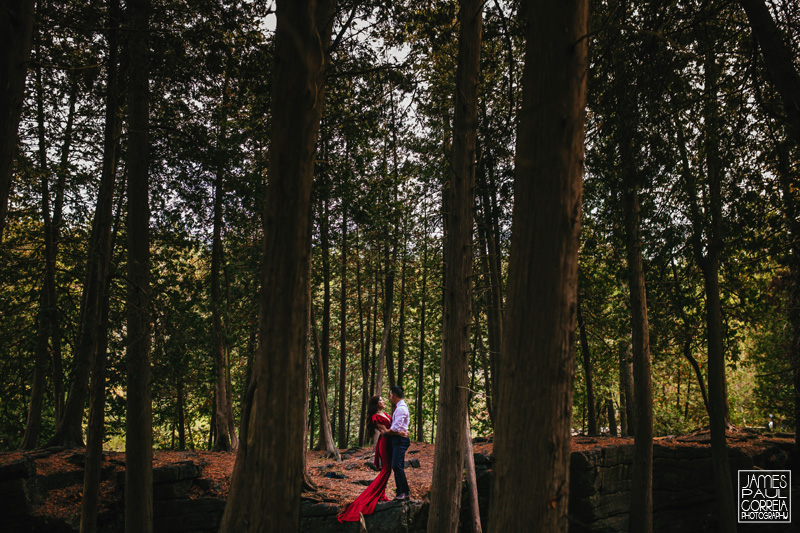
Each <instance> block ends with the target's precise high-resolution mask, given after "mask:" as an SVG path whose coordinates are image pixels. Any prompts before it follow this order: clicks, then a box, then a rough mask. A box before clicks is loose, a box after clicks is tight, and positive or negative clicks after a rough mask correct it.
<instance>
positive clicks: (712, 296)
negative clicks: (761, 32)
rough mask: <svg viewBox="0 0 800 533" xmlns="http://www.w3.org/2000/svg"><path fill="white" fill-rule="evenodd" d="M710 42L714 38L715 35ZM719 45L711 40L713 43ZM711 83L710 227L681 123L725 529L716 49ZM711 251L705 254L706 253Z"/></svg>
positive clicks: (729, 495) (729, 486)
mask: <svg viewBox="0 0 800 533" xmlns="http://www.w3.org/2000/svg"><path fill="white" fill-rule="evenodd" d="M709 41H710V39H709ZM712 44H713V43H711V42H708V43H706V45H707V46H711V45H712ZM704 66H705V80H704V81H705V86H706V91H707V95H706V96H707V98H706V105H705V108H704V110H703V114H704V117H703V118H704V122H705V124H704V130H703V134H704V144H705V146H704V149H705V156H706V172H707V179H708V197H709V213H707V215H708V216H707V218H708V219H709V221H710V225H709V227H708V228H705V233H706V235H707V237H706V239H705V242H703V241H704V239H703V236H702V234H703V232H704V228H703V222H702V217H701V214H700V207H699V202H698V198H697V194H698V193H697V184H696V183H695V178H694V175H693V173H692V171H691V169H690V168H689V166H688V160H687V157H686V153H685V145H684V144H683V131H682V130H683V126H682V125H680V124H679V125H678V135H679V140H678V144H679V147H680V149H681V152H682V153H681V156H682V159H683V175H684V181H685V185H686V188H687V193H688V197H689V208H690V216H691V220H692V235H691V239H692V246H693V249H694V255H695V259H696V261H697V263H698V265H699V266H700V270H701V271H702V273H703V280H704V287H705V293H706V328H707V342H708V396H709V398H708V400H709V419H710V425H711V461H712V464H713V467H714V482H715V489H716V495H717V505H718V515H719V517H720V522H719V531H724V532H731V531H736V528H737V526H736V523H737V521H736V503H735V498H734V491H733V482H732V480H731V474H730V461H729V459H728V446H727V439H726V434H725V431H726V429H727V426H728V397H727V385H726V378H725V352H724V343H723V336H722V302H721V299H720V287H719V268H720V253H721V251H722V244H723V243H722V160H721V156H720V153H719V143H720V133H719V131H720V130H719V128H720V116H719V101H718V99H717V79H718V76H719V72H720V67H719V65H717V63H716V59H715V57H714V52H713V50H711V49H709V50H708V51H707V52H706V57H705V63H704ZM704 250H705V252H704Z"/></svg>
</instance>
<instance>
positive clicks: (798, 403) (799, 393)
mask: <svg viewBox="0 0 800 533" xmlns="http://www.w3.org/2000/svg"><path fill="white" fill-rule="evenodd" d="M740 3H741V4H742V7H743V8H744V10H745V12H746V13H747V18H748V20H749V21H750V26H751V27H752V29H753V34H754V35H755V36H756V38H757V39H758V42H759V45H760V46H761V53H762V54H763V56H764V60H765V61H766V63H767V68H768V69H769V71H770V73H771V74H772V82H773V83H774V84H775V87H776V88H777V89H778V93H779V94H780V96H781V99H782V100H783V107H784V109H785V110H786V115H787V120H786V122H787V123H788V125H789V129H790V132H791V136H792V140H793V144H794V146H795V148H800V73H798V71H797V68H796V66H795V62H794V61H793V59H792V52H791V50H789V49H788V48H787V47H786V44H785V42H786V41H785V40H784V38H783V36H782V35H781V32H780V30H779V29H778V27H777V26H776V24H775V21H774V20H772V16H771V15H770V12H769V9H768V8H767V5H766V2H764V1H762V0H740ZM778 151H779V154H778V165H779V167H780V169H781V170H780V172H779V174H780V180H781V188H782V189H783V193H784V194H783V197H784V199H785V200H784V206H783V207H784V209H783V211H784V216H785V217H786V219H787V221H788V225H789V235H790V237H792V238H791V239H790V242H791V243H792V244H791V248H790V257H789V274H790V276H791V280H792V281H791V286H792V288H791V294H790V295H789V303H788V306H787V307H788V309H789V312H788V315H789V323H790V324H791V325H792V341H791V345H790V361H791V364H792V368H794V371H793V384H794V415H795V416H794V419H795V421H797V420H800V224H798V222H797V216H796V210H797V209H796V203H797V194H796V192H795V191H796V190H797V187H796V184H792V183H791V181H792V180H791V177H790V176H791V175H790V172H789V165H788V161H787V156H786V154H787V153H788V150H787V149H786V147H779V149H778ZM795 439H796V440H795V444H796V448H797V449H798V450H800V431H798V432H796V436H795ZM798 453H800V452H798Z"/></svg>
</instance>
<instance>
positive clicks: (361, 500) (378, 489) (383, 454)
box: [336, 413, 392, 522]
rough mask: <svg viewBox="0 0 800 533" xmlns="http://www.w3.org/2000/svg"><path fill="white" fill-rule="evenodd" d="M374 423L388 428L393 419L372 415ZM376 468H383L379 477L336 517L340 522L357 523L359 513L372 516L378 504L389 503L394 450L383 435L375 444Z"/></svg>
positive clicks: (379, 414) (382, 414)
mask: <svg viewBox="0 0 800 533" xmlns="http://www.w3.org/2000/svg"><path fill="white" fill-rule="evenodd" d="M372 422H373V423H374V424H381V425H382V426H385V427H387V428H388V427H389V426H390V425H391V424H392V419H391V418H389V415H387V414H386V413H378V414H376V415H372ZM375 466H380V468H381V471H380V472H379V473H378V477H376V478H375V479H374V480H373V481H372V483H370V484H369V486H368V487H367V488H366V489H364V492H362V493H361V494H360V495H359V497H358V498H356V499H355V501H354V502H353V503H351V504H350V505H348V506H347V508H346V509H345V510H344V511H342V512H341V513H340V514H339V516H337V517H336V518H338V520H339V522H357V521H358V515H359V513H361V514H365V515H368V514H372V512H373V511H374V510H375V505H377V503H378V502H385V501H389V498H387V497H386V482H387V481H389V476H390V475H391V473H392V448H391V443H390V442H389V439H387V438H386V437H384V436H383V435H381V436H380V437H379V438H378V442H376V443H375Z"/></svg>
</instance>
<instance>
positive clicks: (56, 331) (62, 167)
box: [50, 77, 78, 425]
mask: <svg viewBox="0 0 800 533" xmlns="http://www.w3.org/2000/svg"><path fill="white" fill-rule="evenodd" d="M77 103H78V81H77V77H73V80H72V83H71V84H70V92H69V111H68V112H67V124H66V126H65V128H64V143H63V145H62V146H61V162H60V164H59V166H58V172H57V177H58V179H57V181H56V191H55V195H56V197H55V202H54V204H53V221H52V225H53V250H54V251H53V257H54V260H55V258H56V257H58V246H59V243H60V242H61V224H62V223H63V218H64V217H63V213H64V189H65V188H66V183H67V174H68V165H69V157H70V151H71V149H72V138H73V126H74V123H75V108H76V106H77ZM54 286H55V284H54ZM56 301H57V300H56ZM52 343H53V346H52V350H51V354H50V359H51V362H52V370H53V397H54V399H53V406H54V408H55V415H56V416H55V422H56V425H58V423H59V422H61V418H62V417H63V415H64V365H63V360H62V354H61V323H60V318H59V315H58V313H56V315H55V316H54V317H53V332H52Z"/></svg>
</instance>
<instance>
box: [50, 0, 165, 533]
mask: <svg viewBox="0 0 800 533" xmlns="http://www.w3.org/2000/svg"><path fill="white" fill-rule="evenodd" d="M119 22H120V6H119V0H109V2H108V21H107V24H108V28H107V32H108V58H107V61H106V73H107V80H106V124H105V131H104V140H103V142H104V144H103V174H102V178H101V183H102V184H106V185H108V184H109V183H110V185H111V186H110V187H106V188H110V189H111V197H110V198H108V199H107V200H108V204H109V206H113V200H114V198H113V190H114V179H115V178H116V170H117V154H118V149H117V148H118V138H119V127H120V120H119V112H118V107H119V102H118V98H119V94H118V87H117V65H118V64H119V59H118V54H119V40H118V25H119ZM63 166H65V165H64V164H63V163H62V167H63ZM62 171H63V168H62ZM102 188H103V185H101V194H102V193H103V192H105V191H104V190H102ZM99 201H100V200H99V198H98V202H99ZM112 209H113V207H112ZM96 211H97V212H100V211H101V207H100V206H99V205H98V207H97V210H96ZM112 214H113V213H112V212H109V213H108V225H109V232H108V243H107V247H108V250H107V251H106V254H107V256H108V257H106V264H108V262H109V259H110V255H111V248H112V246H113V244H112V241H113V232H112V231H111V218H112ZM118 215H119V214H118ZM98 282H99V283H100V284H101V287H100V292H99V298H98V300H99V305H100V306H101V309H102V310H101V312H100V314H99V315H98V318H99V320H98V322H97V323H96V327H97V330H98V331H97V332H96V333H95V335H96V337H95V346H94V348H93V350H92V355H93V357H92V359H93V360H92V365H91V383H90V387H91V388H90V396H89V426H88V428H87V430H86V463H85V466H84V476H83V499H82V500H81V523H80V531H81V533H94V532H95V531H97V511H98V507H99V505H98V504H99V500H100V476H101V469H102V463H103V435H104V428H105V405H106V402H105V398H106V359H107V357H106V352H107V347H108V314H109V306H110V303H109V292H110V285H111V276H109V272H108V269H107V268H106V269H105V270H104V271H103V277H102V278H100V279H99V280H98ZM179 403H180V402H179ZM179 408H180V407H179Z"/></svg>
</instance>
